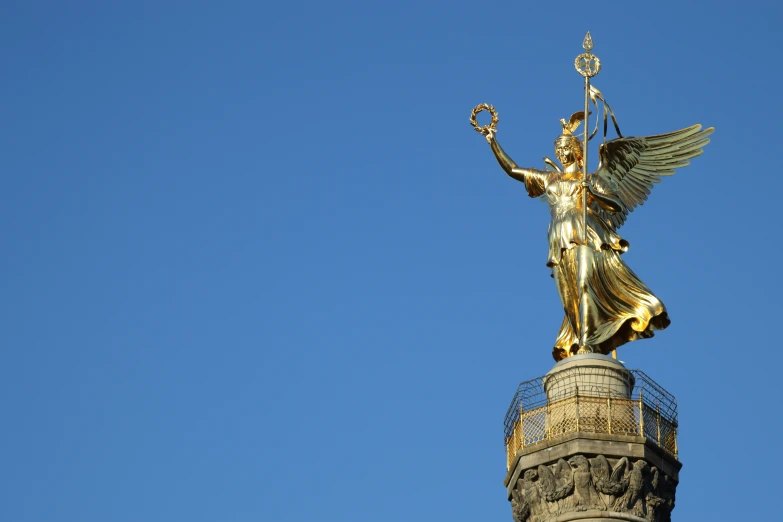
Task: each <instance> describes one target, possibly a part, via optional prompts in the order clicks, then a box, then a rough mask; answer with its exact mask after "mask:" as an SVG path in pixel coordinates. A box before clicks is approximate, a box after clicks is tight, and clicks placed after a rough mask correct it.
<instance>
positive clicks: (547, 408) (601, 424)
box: [504, 369, 677, 468]
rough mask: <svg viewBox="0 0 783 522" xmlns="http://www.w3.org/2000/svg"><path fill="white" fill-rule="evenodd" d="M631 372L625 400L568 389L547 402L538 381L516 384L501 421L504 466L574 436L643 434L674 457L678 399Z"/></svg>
mask: <svg viewBox="0 0 783 522" xmlns="http://www.w3.org/2000/svg"><path fill="white" fill-rule="evenodd" d="M596 371H599V370H597V369H596ZM632 374H633V376H634V378H635V383H634V384H633V390H632V392H631V394H630V397H621V396H618V395H617V394H616V393H612V392H610V391H606V390H601V389H595V388H593V389H587V390H579V388H573V391H570V392H568V393H562V392H561V393H556V394H553V395H554V396H556V397H558V399H557V400H554V401H549V400H547V396H546V393H545V392H544V387H543V377H539V378H538V379H533V380H530V381H526V382H523V383H522V384H520V385H519V388H518V389H517V393H516V394H515V395H514V399H513V400H512V402H511V407H510V408H509V410H508V413H507V414H506V420H505V434H504V435H505V437H504V438H505V445H506V456H507V463H506V464H507V468H510V467H511V464H512V463H513V461H514V457H515V456H516V454H517V452H518V451H519V450H520V449H522V448H526V447H529V446H532V445H535V444H538V443H540V442H543V441H548V440H556V439H558V438H560V437H563V436H565V435H567V434H569V433H576V432H586V433H606V434H621V435H637V436H643V437H645V438H647V439H648V440H650V441H652V442H653V443H655V444H656V445H657V446H658V447H660V448H661V449H663V450H664V451H665V452H667V453H669V454H670V455H672V456H674V457H675V458H677V401H676V400H675V398H674V396H672V395H671V394H670V393H668V392H667V391H666V390H664V389H663V388H661V387H660V386H659V385H658V384H656V383H655V381H653V380H652V379H650V378H649V377H647V375H645V374H644V372H642V371H640V370H632Z"/></svg>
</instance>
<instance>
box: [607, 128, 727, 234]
mask: <svg viewBox="0 0 783 522" xmlns="http://www.w3.org/2000/svg"><path fill="white" fill-rule="evenodd" d="M714 130H715V129H714V128H712V127H710V128H707V129H704V130H702V128H701V125H692V126H690V127H687V128H685V129H681V130H678V131H674V132H670V133H668V134H659V135H657V136H644V137H630V138H617V139H614V140H610V141H607V142H606V143H603V144H601V147H600V148H599V149H598V155H599V156H600V163H599V164H598V170H597V171H596V173H595V174H596V176H597V177H598V179H594V180H593V189H594V190H598V191H599V192H604V191H606V192H610V193H612V194H613V195H615V196H617V198H618V199H619V200H620V202H621V203H622V206H623V208H622V209H621V211H620V212H608V211H604V210H601V211H600V214H601V217H603V218H604V219H605V220H607V222H609V223H610V224H611V225H613V226H614V227H615V228H619V227H620V226H621V225H622V224H623V223H625V220H626V218H627V217H628V213H629V212H632V211H633V209H634V208H636V207H637V206H639V205H642V204H644V202H645V201H646V200H647V196H648V195H649V194H650V190H652V188H653V184H655V183H658V182H659V181H661V176H671V175H672V174H674V170H675V169H681V168H683V167H686V166H687V165H689V164H690V160H691V158H695V157H696V156H699V155H700V154H701V153H702V152H703V149H704V147H705V146H706V145H707V144H708V143H709V142H710V140H709V135H710V134H712V132H713V131H714Z"/></svg>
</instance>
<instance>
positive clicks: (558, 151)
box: [555, 145, 576, 167]
mask: <svg viewBox="0 0 783 522" xmlns="http://www.w3.org/2000/svg"><path fill="white" fill-rule="evenodd" d="M555 155H556V156H557V159H558V160H560V164H561V165H563V166H564V167H567V166H569V165H571V164H572V163H574V162H575V161H576V155H575V154H574V149H573V148H572V147H570V146H567V145H558V146H557V147H555Z"/></svg>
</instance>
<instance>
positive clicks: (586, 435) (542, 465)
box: [504, 354, 682, 522]
mask: <svg viewBox="0 0 783 522" xmlns="http://www.w3.org/2000/svg"><path fill="white" fill-rule="evenodd" d="M640 375H641V376H642V377H643V378H646V377H645V376H644V375H643V374H640ZM634 385H635V379H634V375H633V374H632V373H631V372H630V371H629V370H627V369H626V368H625V367H624V366H623V365H622V364H621V363H620V362H619V361H617V360H614V359H611V358H610V357H606V356H603V355H596V354H586V355H579V356H574V357H571V358H568V359H566V360H563V361H561V362H559V363H558V364H557V365H555V367H554V368H553V369H552V371H550V372H549V373H548V374H547V375H546V376H545V377H544V378H543V389H544V391H545V393H546V396H547V405H546V406H545V407H544V409H545V410H546V413H545V414H546V426H547V428H546V429H547V434H546V437H544V438H543V440H540V441H538V442H535V443H533V444H523V445H522V447H521V449H519V450H518V451H517V452H516V454H515V455H514V458H513V459H512V460H511V463H510V466H509V470H508V473H507V475H506V478H505V480H504V484H505V486H506V488H507V493H508V498H509V500H510V501H511V506H512V515H513V517H514V520H515V521H516V522H566V521H572V520H579V521H583V522H599V521H617V520H627V521H635V522H643V521H644V522H669V521H670V520H671V511H672V509H673V508H674V499H675V490H676V488H677V483H678V482H679V471H680V468H681V467H682V464H681V463H680V462H679V461H678V460H677V459H676V458H675V456H674V455H675V454H676V451H675V452H674V453H672V452H671V451H667V450H666V449H664V447H661V446H659V444H658V443H659V442H660V441H662V440H663V439H662V438H661V436H660V434H659V432H660V427H659V426H658V427H656V434H658V435H657V436H658V439H655V438H648V437H646V436H645V434H646V433H647V431H648V430H647V429H646V428H645V426H644V418H645V415H648V414H649V411H650V409H649V405H648V404H646V403H645V404H643V400H642V397H641V395H640V394H639V393H638V392H637V393H636V395H635V396H634ZM664 393H665V392H664ZM672 399H673V398H672ZM635 405H636V406H635ZM643 412H645V413H644V414H643ZM520 415H521V416H522V417H523V418H524V417H525V412H524V411H522V412H521V414H520ZM657 418H658V419H659V420H658V422H659V423H660V422H661V421H660V418H661V415H660V414H658V417H657ZM621 421H622V422H625V424H622V425H623V426H630V427H628V428H627V429H624V430H616V429H613V428H612V422H616V423H617V424H618V425H620V424H621ZM634 423H636V425H637V427H636V428H633V424H634ZM522 424H523V425H524V422H523V423H522ZM561 426H565V427H567V428H568V429H560V428H559V427H561ZM674 426H675V429H676V422H675V423H674ZM558 430H559V431H558Z"/></svg>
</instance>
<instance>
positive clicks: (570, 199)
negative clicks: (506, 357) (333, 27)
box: [492, 140, 670, 361]
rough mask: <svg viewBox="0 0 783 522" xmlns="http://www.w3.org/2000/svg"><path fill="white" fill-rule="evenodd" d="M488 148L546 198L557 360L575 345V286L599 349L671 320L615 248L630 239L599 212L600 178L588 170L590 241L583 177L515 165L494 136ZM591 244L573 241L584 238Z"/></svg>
mask: <svg viewBox="0 0 783 522" xmlns="http://www.w3.org/2000/svg"><path fill="white" fill-rule="evenodd" d="M492 149H493V151H494V152H495V156H496V157H497V159H498V162H499V163H500V164H501V166H502V167H503V168H504V170H506V172H507V173H508V174H509V175H510V176H511V177H513V178H515V179H517V180H519V181H522V182H523V183H524V184H525V188H526V189H527V193H528V195H529V196H530V197H533V198H537V197H541V196H544V197H545V198H546V202H547V204H548V205H549V211H550V214H551V218H552V220H551V222H550V223H549V231H548V236H549V253H548V257H547V266H549V267H550V268H551V269H552V276H553V277H554V279H555V284H556V286H557V291H558V293H559V294H560V299H561V301H562V303H563V309H564V311H565V317H564V319H563V323H562V325H561V327H560V331H559V333H558V336H557V340H556V341H555V346H554V350H553V352H552V355H553V357H554V358H555V360H556V361H559V360H561V359H564V358H566V357H569V356H571V355H575V354H576V352H577V350H578V349H579V332H580V327H581V324H580V314H579V308H580V301H579V296H580V291H579V290H580V286H582V289H583V292H584V297H583V299H584V304H583V306H584V308H585V311H586V314H585V316H586V317H585V324H586V327H587V342H586V344H587V345H589V346H591V347H592V350H593V351H594V352H597V353H602V354H609V353H610V352H611V351H612V350H614V349H615V348H617V347H618V346H620V345H622V344H625V343H627V342H630V341H634V340H637V339H644V338H648V337H652V336H653V331H654V330H662V329H664V328H666V327H667V326H668V325H669V323H670V320H669V316H668V314H667V312H666V307H665V306H664V305H663V303H662V302H661V301H660V300H659V299H658V298H657V297H655V295H654V294H653V293H652V291H650V289H649V288H647V286H646V285H645V284H644V283H643V282H642V281H641V279H639V277H638V276H637V275H636V274H634V273H633V271H632V270H631V269H630V268H628V266H627V265H626V264H625V262H623V260H622V259H621V257H620V255H621V254H622V253H623V252H626V251H627V250H628V242H627V241H625V240H624V239H622V238H621V237H620V236H619V235H618V234H617V232H616V230H615V229H614V228H613V227H612V226H611V225H609V224H608V223H607V222H606V221H605V220H604V219H602V218H601V216H600V212H599V211H598V210H599V205H600V204H601V195H602V193H603V194H606V195H607V196H609V197H611V196H612V195H611V194H610V193H608V190H607V188H606V187H603V186H602V185H601V180H600V179H597V177H596V176H595V175H589V176H588V187H589V192H588V194H589V196H588V205H587V223H586V224H587V241H586V242H585V241H583V240H582V226H583V224H582V190H583V188H582V185H581V179H568V176H566V175H563V174H560V173H557V172H548V171H541V170H536V169H520V168H518V167H517V166H516V164H514V163H513V161H511V159H510V158H509V157H508V156H506V154H505V153H504V152H503V150H502V149H501V148H500V145H498V144H497V142H496V141H494V140H493V142H492ZM583 243H584V244H585V246H587V247H588V248H577V247H579V246H581V245H582V244H583Z"/></svg>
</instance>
